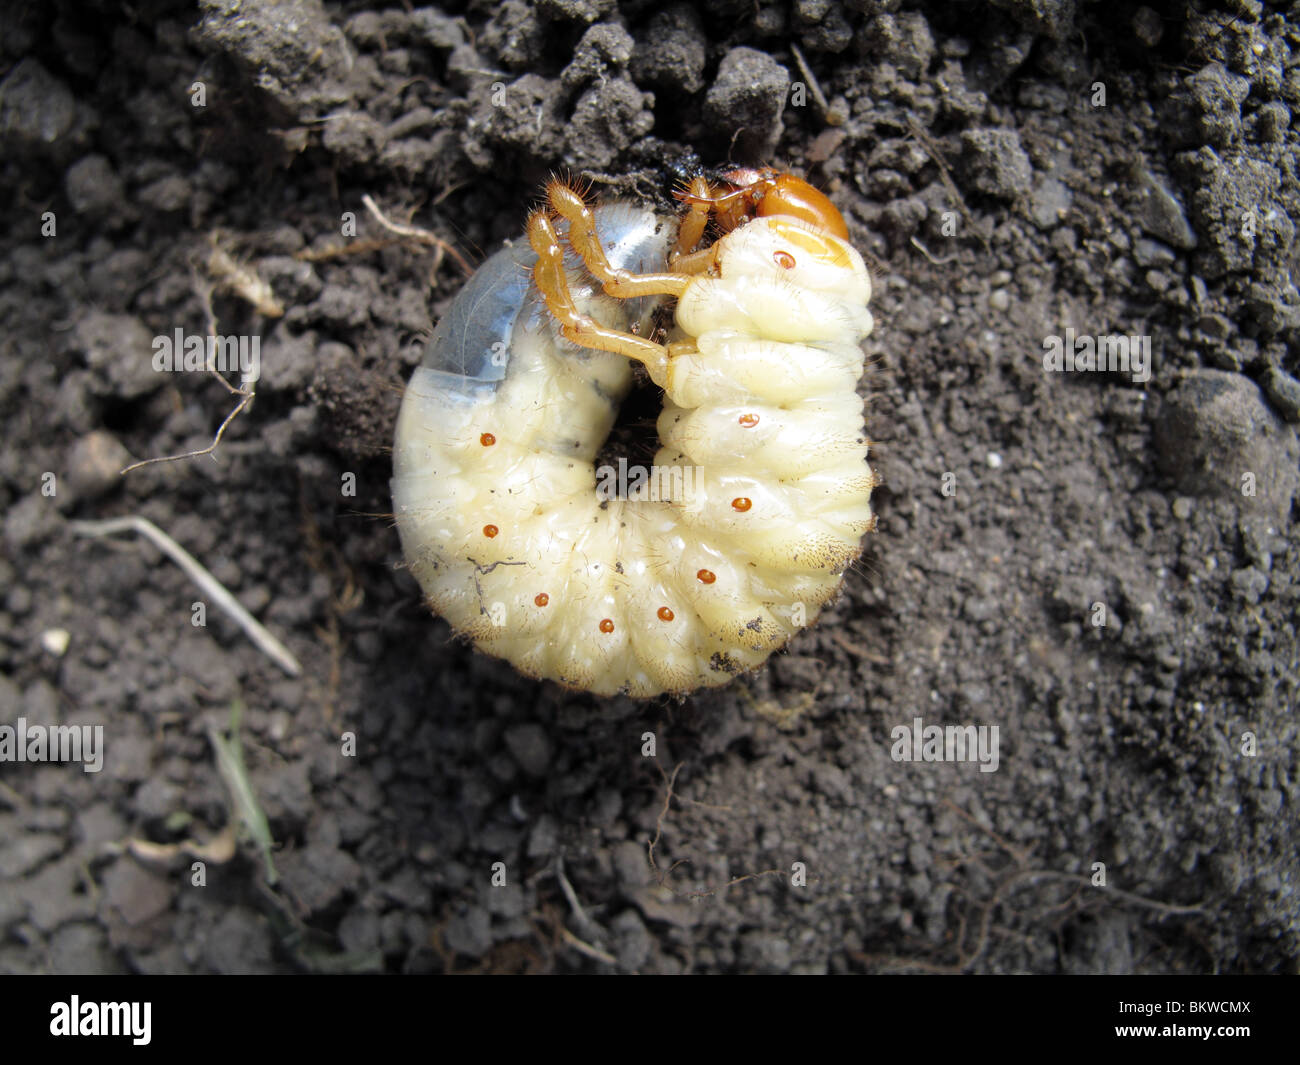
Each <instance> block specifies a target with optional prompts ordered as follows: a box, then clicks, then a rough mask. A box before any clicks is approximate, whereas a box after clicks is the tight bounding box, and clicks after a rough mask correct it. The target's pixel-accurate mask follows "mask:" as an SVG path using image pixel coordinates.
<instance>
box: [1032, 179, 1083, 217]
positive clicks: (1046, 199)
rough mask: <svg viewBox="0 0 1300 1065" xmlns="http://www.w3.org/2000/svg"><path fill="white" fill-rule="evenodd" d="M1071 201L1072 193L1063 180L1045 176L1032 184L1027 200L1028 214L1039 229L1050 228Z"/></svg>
mask: <svg viewBox="0 0 1300 1065" xmlns="http://www.w3.org/2000/svg"><path fill="white" fill-rule="evenodd" d="M1073 203H1074V193H1072V192H1071V191H1070V189H1069V187H1068V186H1066V185H1065V183H1064V182H1061V181H1058V180H1057V179H1056V178H1054V177H1045V178H1043V179H1042V180H1041V181H1039V182H1037V183H1036V184H1035V185H1034V192H1033V196H1032V197H1031V198H1030V201H1029V215H1030V217H1031V218H1032V219H1033V220H1034V225H1036V226H1037V227H1038V228H1039V229H1051V228H1052V227H1053V226H1055V225H1059V224H1060V221H1061V219H1062V218H1063V217H1064V216H1065V213H1066V212H1067V211H1068V210H1069V209H1070V206H1071V205H1072V204H1073Z"/></svg>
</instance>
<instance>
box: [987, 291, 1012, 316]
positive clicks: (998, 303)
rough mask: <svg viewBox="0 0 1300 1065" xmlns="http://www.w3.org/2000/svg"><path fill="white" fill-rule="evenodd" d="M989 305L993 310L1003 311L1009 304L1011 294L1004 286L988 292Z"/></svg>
mask: <svg viewBox="0 0 1300 1065" xmlns="http://www.w3.org/2000/svg"><path fill="white" fill-rule="evenodd" d="M989 306H990V307H992V308H993V309H994V310H995V311H999V312H1001V311H1005V310H1007V309H1008V308H1009V307H1010V306H1011V296H1010V294H1009V293H1008V292H1007V290H1006V289H1004V288H999V289H995V290H994V291H993V292H991V293H989Z"/></svg>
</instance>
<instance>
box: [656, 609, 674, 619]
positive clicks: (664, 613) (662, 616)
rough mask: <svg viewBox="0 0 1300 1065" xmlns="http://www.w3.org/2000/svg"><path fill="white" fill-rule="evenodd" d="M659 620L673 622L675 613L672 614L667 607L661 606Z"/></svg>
mask: <svg viewBox="0 0 1300 1065" xmlns="http://www.w3.org/2000/svg"><path fill="white" fill-rule="evenodd" d="M659 620H660V621H672V620H673V612H672V611H671V610H669V609H668V608H667V607H666V606H661V607H660V608H659Z"/></svg>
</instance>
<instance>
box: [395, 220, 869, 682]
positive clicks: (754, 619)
mask: <svg viewBox="0 0 1300 1065" xmlns="http://www.w3.org/2000/svg"><path fill="white" fill-rule="evenodd" d="M596 216H597V223H598V226H599V232H600V233H601V234H602V236H603V237H604V238H605V243H606V246H607V248H609V249H610V259H611V262H612V263H613V264H614V265H615V266H616V267H625V268H627V269H631V270H634V271H637V272H643V271H647V270H662V269H664V265H665V258H666V252H667V248H668V246H669V243H670V241H671V239H672V237H673V223H672V222H671V221H665V220H663V219H659V218H656V217H655V216H654V215H653V214H652V213H650V212H648V211H643V210H640V209H637V208H633V207H630V206H628V205H623V204H614V205H607V206H605V207H601V208H597V210H596ZM610 238H616V239H615V240H614V241H613V244H612V247H611V239H610ZM718 261H719V266H720V276H718V277H711V278H699V279H696V280H694V281H693V282H692V283H691V285H690V286H689V287H688V289H687V291H686V293H685V294H684V295H683V296H682V298H681V299H680V300H679V302H678V306H677V309H676V320H677V326H678V330H679V333H680V336H679V337H678V338H677V339H681V338H683V337H684V338H694V340H695V344H696V348H697V350H696V351H694V352H691V353H687V354H678V355H675V356H674V358H673V359H672V360H671V361H670V363H669V369H668V380H667V381H666V383H665V400H664V410H663V413H662V415H661V416H660V418H659V422H658V428H659V435H660V441H661V444H662V447H661V449H660V451H659V453H658V455H657V456H656V459H655V467H656V468H657V470H658V471H666V472H664V473H663V475H662V476H661V477H660V479H659V480H658V482H657V484H656V487H657V488H658V489H659V491H660V498H658V499H635V498H633V499H605V498H602V497H601V495H600V494H598V492H597V475H596V471H595V469H594V467H593V464H592V463H593V459H594V458H595V456H596V453H597V451H598V449H599V448H600V447H601V445H602V444H603V442H604V440H605V438H606V437H607V435H608V433H609V430H610V428H611V426H612V423H613V420H614V416H615V413H616V411H617V408H618V404H619V402H620V401H621V399H622V398H623V396H624V395H625V394H626V393H627V391H628V390H629V388H630V387H631V384H632V380H633V377H632V372H631V369H630V366H629V363H628V360H627V359H626V358H625V357H624V356H622V355H614V354H607V353H602V352H595V351H590V350H588V349H585V348H581V347H577V346H576V345H572V344H570V343H568V342H567V341H564V340H563V339H562V338H560V337H559V335H558V329H557V327H556V324H555V322H554V320H553V319H552V318H551V317H550V316H549V313H548V312H547V311H546V309H545V306H544V304H543V303H542V301H541V299H540V296H538V294H537V292H536V290H535V289H533V288H532V287H531V286H529V285H527V283H526V282H527V274H526V272H525V271H526V269H527V267H528V266H529V265H530V263H531V258H530V253H528V252H526V251H521V250H518V249H513V250H509V251H506V252H502V253H498V255H497V256H494V257H493V258H492V259H490V260H488V262H487V263H485V264H484V266H483V267H482V268H481V269H480V271H479V273H478V274H477V275H476V277H475V279H474V280H473V281H471V283H470V284H469V285H467V286H466V289H465V291H464V292H462V294H461V295H460V296H459V297H457V300H456V301H455V302H454V303H453V306H452V308H451V310H450V311H449V312H448V314H447V315H446V316H445V317H444V320H443V322H442V323H440V326H439V331H437V332H435V336H434V340H433V342H432V343H431V345H430V351H429V353H428V355H427V357H426V360H425V365H424V366H422V367H421V368H420V369H419V370H417V371H416V374H415V376H414V377H413V378H412V381H411V385H410V387H409V388H408V390H407V394H406V398H405V400H404V402H403V405H402V412H401V416H400V419H399V425H398V434H397V446H396V448H395V454H394V472H395V476H394V481H393V495H394V502H395V508H396V513H397V521H398V527H399V529H400V531H401V535H402V541H403V546H404V550H405V554H406V558H407V560H408V563H409V565H410V568H411V571H412V573H413V574H414V575H415V577H416V578H417V580H419V582H420V584H421V586H422V587H423V589H424V591H425V593H426V594H427V596H428V598H429V601H430V604H431V605H432V606H433V608H434V609H435V610H436V611H437V612H438V613H439V614H441V615H443V616H444V617H446V618H447V619H448V620H449V621H450V622H451V624H452V625H453V626H454V627H455V628H456V629H457V630H458V631H460V632H462V633H464V634H466V635H468V636H469V637H470V638H471V639H472V640H473V641H474V642H475V643H476V644H477V645H478V647H479V648H480V649H482V650H484V651H486V652H488V653H490V654H493V655H498V656H500V657H502V658H505V659H506V660H508V661H510V662H511V663H513V664H514V665H515V666H516V667H517V668H519V669H520V670H521V671H522V672H524V673H526V674H529V675H531V676H537V677H547V678H551V679H554V680H557V681H560V682H561V683H564V684H567V685H570V686H573V687H578V688H584V689H588V690H591V691H595V692H598V693H601V694H612V693H615V692H619V691H626V692H628V693H630V694H632V695H634V696H650V695H655V694H658V693H660V692H665V691H667V692H685V691H690V690H692V689H694V688H697V687H701V686H707V685H714V684H721V683H725V682H726V681H727V680H728V679H729V678H730V677H731V676H732V675H733V674H734V673H736V672H738V671H740V670H743V669H748V668H752V667H754V666H757V665H759V664H761V663H762V662H763V661H764V659H766V657H767V656H768V655H769V654H771V652H772V651H773V650H775V649H776V648H778V647H780V646H781V645H782V644H784V643H785V641H786V640H787V639H788V638H789V637H790V636H791V635H792V634H793V633H794V632H796V631H798V629H799V628H801V627H803V626H804V625H807V624H811V623H812V621H813V620H814V619H815V617H816V614H817V613H818V611H819V609H820V608H821V606H822V605H823V604H824V603H825V602H826V601H827V600H828V599H830V598H831V597H832V596H833V595H834V594H835V592H836V590H837V589H838V587H839V584H840V580H841V575H842V573H843V570H844V568H845V567H846V566H847V565H848V563H849V562H850V561H851V560H852V559H853V558H854V557H856V555H857V553H858V551H859V544H860V540H861V537H862V535H863V533H864V532H865V531H867V530H868V529H869V528H870V527H871V525H872V522H873V519H872V516H871V509H870V504H869V502H868V500H869V496H870V493H871V488H872V485H873V480H872V475H871V472H870V469H869V467H868V466H867V465H866V461H865V460H866V456H867V440H866V436H865V432H864V427H863V403H862V400H861V399H860V397H858V395H857V394H856V390H855V386H856V383H857V381H858V379H859V378H860V377H861V375H862V369H863V356H862V351H861V349H860V348H859V346H858V345H859V343H860V341H861V339H862V338H863V337H864V336H866V334H867V333H868V332H869V331H870V329H871V317H870V315H869V314H868V313H867V311H866V309H865V304H866V302H867V299H868V298H869V295H870V283H869V279H868V276H867V273H866V270H865V268H864V267H863V264H862V261H861V258H860V257H859V256H858V255H857V253H856V252H854V251H853V249H852V248H851V247H849V246H848V245H847V244H845V243H844V242H843V241H839V240H838V239H837V238H835V237H831V236H828V235H826V234H818V233H816V232H814V231H812V230H810V229H809V227H807V226H804V225H802V224H799V223H795V222H792V221H791V220H789V219H782V218H762V219H756V220H754V221H753V222H750V223H749V224H748V225H746V226H744V227H742V228H741V229H738V230H736V231H735V232H733V233H731V234H729V235H728V236H727V237H724V238H723V239H722V244H721V248H720V254H719V260H718ZM521 276H522V278H523V280H522V281H521ZM569 280H570V286H571V288H573V290H574V294H575V297H576V299H577V302H578V304H579V306H580V308H581V309H583V310H584V311H585V312H586V313H589V314H591V315H592V316H593V317H596V318H597V319H599V320H600V321H602V322H603V323H604V324H606V325H609V326H612V327H614V328H619V329H627V328H629V327H630V326H632V325H633V323H634V322H635V324H636V326H637V328H638V330H639V331H641V333H642V335H645V332H646V331H647V329H648V326H649V313H650V311H651V310H652V308H651V307H649V306H648V305H645V304H644V302H643V301H621V300H617V299H613V298H611V297H608V296H605V295H604V294H603V293H602V292H600V291H599V289H598V287H597V286H595V285H594V284H593V283H592V281H591V279H590V277H589V276H588V275H587V274H586V273H585V271H584V270H582V269H581V268H580V266H579V264H578V263H577V261H576V260H575V261H574V262H573V264H572V269H571V270H570V276H569ZM512 306H513V307H517V309H518V313H517V314H516V315H514V316H513V318H512V316H511V315H510V313H509V311H510V308H511V307H512ZM444 326H446V327H447V328H446V330H444V329H443V327H444ZM492 345H498V346H497V347H496V349H495V352H493V350H492ZM674 350H679V349H674ZM493 354H495V356H496V357H495V359H493V357H492V356H493ZM674 470H676V471H681V472H680V473H679V474H674V473H672V471H674ZM664 494H666V495H668V496H671V498H663V495H664Z"/></svg>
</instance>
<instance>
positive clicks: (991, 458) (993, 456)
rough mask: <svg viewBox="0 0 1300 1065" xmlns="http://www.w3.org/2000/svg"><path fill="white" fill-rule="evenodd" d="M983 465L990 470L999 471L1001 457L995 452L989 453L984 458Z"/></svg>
mask: <svg viewBox="0 0 1300 1065" xmlns="http://www.w3.org/2000/svg"><path fill="white" fill-rule="evenodd" d="M984 464H985V465H986V466H988V468H989V469H990V470H1000V469H1002V456H1001V455H999V454H998V453H997V452H996V451H990V452H989V453H988V454H987V455H985V456H984Z"/></svg>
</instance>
